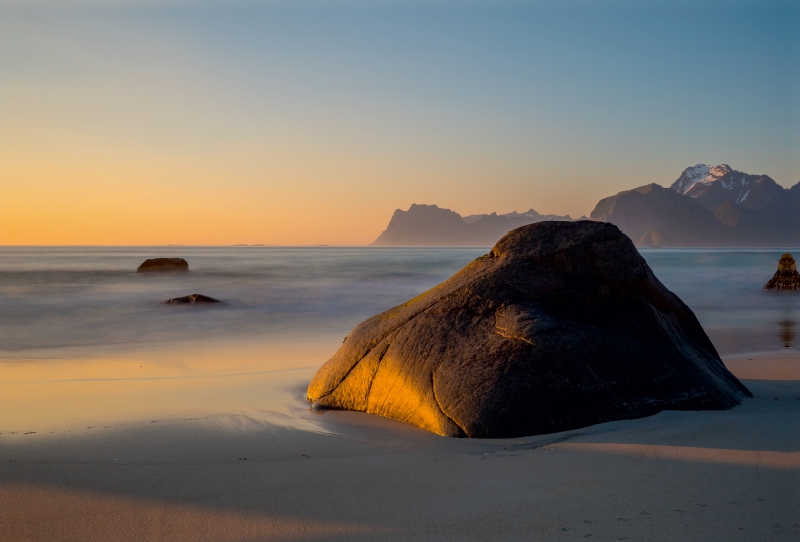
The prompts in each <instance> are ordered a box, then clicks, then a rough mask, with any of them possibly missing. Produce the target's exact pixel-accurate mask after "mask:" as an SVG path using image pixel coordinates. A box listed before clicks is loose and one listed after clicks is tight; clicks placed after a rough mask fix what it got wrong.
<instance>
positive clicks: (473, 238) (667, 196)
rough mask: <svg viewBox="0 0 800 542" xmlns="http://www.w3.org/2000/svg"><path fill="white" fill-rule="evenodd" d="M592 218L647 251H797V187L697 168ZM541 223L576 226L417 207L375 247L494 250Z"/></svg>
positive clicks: (528, 215) (607, 203)
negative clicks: (509, 237)
mask: <svg viewBox="0 0 800 542" xmlns="http://www.w3.org/2000/svg"><path fill="white" fill-rule="evenodd" d="M585 218H586V217H581V218H580V219H577V220H581V219H585ZM590 218H591V220H596V221H602V222H611V223H612V224H615V225H616V226H618V227H619V228H620V229H621V230H622V231H623V233H625V234H626V235H627V236H628V237H630V238H631V239H632V240H633V241H634V243H635V244H636V245H637V246H643V247H650V246H660V247H700V246H703V247H735V246H739V247H744V246H750V247H757V246H771V247H778V246H787V247H788V246H800V183H797V184H796V185H794V186H793V187H791V188H783V187H782V186H780V185H779V184H778V183H776V182H775V181H774V180H773V179H771V178H770V177H769V176H767V175H751V174H747V173H743V172H741V171H737V170H734V169H732V168H731V167H730V166H729V165H727V164H720V165H718V166H713V167H712V166H709V165H705V164H698V165H696V166H692V167H689V168H686V169H685V170H684V171H683V173H681V175H680V177H678V179H677V180H675V182H673V183H672V184H671V186H670V187H669V188H664V187H663V186H660V185H658V184H655V183H651V184H646V185H644V186H640V187H638V188H634V189H632V190H625V191H623V192H620V193H618V194H616V195H614V196H610V197H608V198H604V199H602V200H600V201H599V202H598V203H597V205H596V206H595V208H594V210H593V211H592V213H591V215H590ZM543 220H567V221H571V220H575V219H573V218H571V217H570V216H558V215H542V214H540V213H538V212H536V211H534V210H533V209H530V210H529V211H526V212H523V213H517V212H514V213H507V214H501V215H498V214H497V213H491V214H479V215H468V216H465V217H462V216H461V215H459V214H458V213H456V212H454V211H451V210H450V209H442V208H439V207H437V206H436V205H417V204H413V205H412V206H411V207H410V208H409V209H408V211H403V210H401V209H397V210H396V211H395V212H394V215H393V216H392V219H391V221H390V222H389V225H388V226H387V227H386V230H385V231H384V232H383V233H381V235H380V236H379V237H378V238H377V239H376V240H375V241H374V242H373V243H372V246H491V245H493V244H494V243H495V242H496V241H497V240H498V239H500V237H502V236H503V235H505V234H506V233H507V232H508V231H510V230H512V229H514V228H518V227H520V226H524V225H526V224H531V223H533V222H541V221H543Z"/></svg>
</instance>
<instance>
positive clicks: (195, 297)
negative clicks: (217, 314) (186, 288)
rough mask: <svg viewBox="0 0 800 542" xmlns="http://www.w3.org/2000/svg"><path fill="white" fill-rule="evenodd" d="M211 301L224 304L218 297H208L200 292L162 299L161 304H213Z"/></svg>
mask: <svg viewBox="0 0 800 542" xmlns="http://www.w3.org/2000/svg"><path fill="white" fill-rule="evenodd" d="M213 303H221V304H223V305H224V304H225V303H223V302H222V301H219V300H218V299H214V298H213V297H208V296H206V295H201V294H192V295H187V296H184V297H174V298H172V299H167V300H166V301H162V302H161V304H162V305H204V304H213Z"/></svg>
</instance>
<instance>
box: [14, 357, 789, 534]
mask: <svg viewBox="0 0 800 542" xmlns="http://www.w3.org/2000/svg"><path fill="white" fill-rule="evenodd" d="M727 365H728V366H729V367H730V368H731V370H732V371H733V372H734V374H737V376H739V377H740V378H742V381H743V382H744V383H745V385H747V386H748V388H749V389H750V390H751V391H752V392H753V395H754V397H753V398H752V399H747V400H745V401H744V403H743V404H742V405H740V406H738V407H736V408H734V409H732V410H729V411H705V412H675V411H666V412H662V413H660V414H657V415H655V416H650V417H647V418H642V419H638V420H625V421H617V422H610V423H605V424H599V425H595V426H591V427H586V428H582V429H577V430H574V431H568V432H564V433H557V434H551V435H541V436H536V437H526V438H516V439H502V440H471V439H448V438H444V437H439V436H436V435H433V434H430V433H428V432H426V431H423V430H420V429H417V428H414V427H411V426H407V425H404V424H401V423H399V422H394V421H391V420H384V419H381V418H378V417H375V416H370V415H366V414H361V413H353V412H324V413H322V414H319V413H314V412H312V411H310V410H307V411H306V412H305V414H304V415H303V416H305V418H306V419H307V427H305V428H302V427H297V425H296V424H295V425H294V426H292V425H287V424H282V423H280V420H278V419H277V418H276V417H274V416H273V417H272V419H270V416H268V415H264V414H263V413H261V414H259V413H258V412H241V413H239V414H226V415H214V414H213V413H211V412H207V413H206V415H205V416H203V417H200V419H189V418H184V419H177V418H175V419H169V420H149V421H147V422H140V423H134V422H129V423H123V424H117V425H112V426H108V427H94V428H91V429H90V428H85V429H83V428H82V429H75V430H69V431H68V432H66V431H54V432H53V433H52V434H51V433H49V432H39V431H37V432H35V433H29V434H24V433H25V432H22V433H15V434H13V435H9V434H3V435H0V443H2V446H0V484H1V485H0V538H2V539H3V540H15V541H16V540H19V541H27V540H65V541H66V540H104V541H117V540H119V541H123V540H132V541H133V540H187V541H188V540H192V541H197V540H203V541H205V540H207V541H223V540H225V541H227V540H520V539H523V540H525V539H527V540H578V539H592V540H653V541H656V540H659V541H660V540H664V541H667V540H698V541H700V540H742V541H745V540H747V541H750V540H793V539H800V508H798V506H797V503H798V502H800V399H798V398H800V355H797V354H794V353H788V352H787V353H769V354H762V355H750V356H747V357H745V356H737V357H732V358H730V359H728V360H727ZM129 385H131V386H136V384H135V383H133V384H129ZM296 391H297V392H298V393H299V392H302V390H296ZM124 393H125V390H124V389H118V390H117V394H118V395H124Z"/></svg>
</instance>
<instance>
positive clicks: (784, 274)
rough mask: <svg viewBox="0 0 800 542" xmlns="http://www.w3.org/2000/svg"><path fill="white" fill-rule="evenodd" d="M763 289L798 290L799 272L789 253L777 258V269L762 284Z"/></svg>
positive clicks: (799, 284)
mask: <svg viewBox="0 0 800 542" xmlns="http://www.w3.org/2000/svg"><path fill="white" fill-rule="evenodd" d="M764 289H765V290H800V273H798V272H797V263H795V261H794V258H793V257H792V255H791V254H788V253H787V254H784V255H783V256H781V259H780V260H778V270H777V271H775V274H774V275H773V276H772V279H770V281H769V282H768V283H766V284H765V285H764Z"/></svg>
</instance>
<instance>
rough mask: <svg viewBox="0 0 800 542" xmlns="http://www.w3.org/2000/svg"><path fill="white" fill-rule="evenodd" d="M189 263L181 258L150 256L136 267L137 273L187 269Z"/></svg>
mask: <svg viewBox="0 0 800 542" xmlns="http://www.w3.org/2000/svg"><path fill="white" fill-rule="evenodd" d="M188 270H189V263H188V262H187V261H186V260H184V259H183V258H150V259H147V260H145V261H144V262H143V263H142V265H140V266H139V268H138V269H136V272H137V273H143V272H151V271H162V272H163V271H188Z"/></svg>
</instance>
